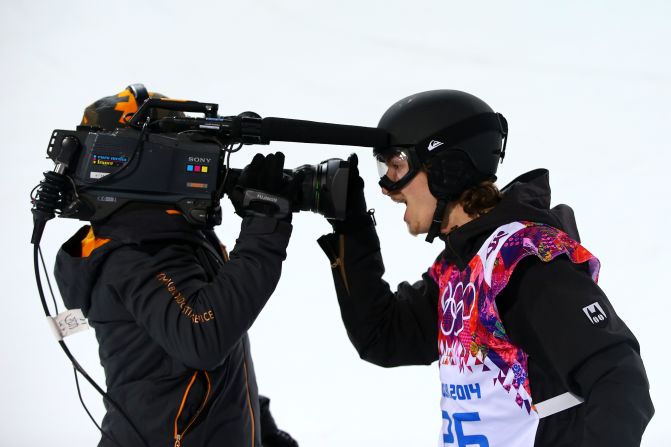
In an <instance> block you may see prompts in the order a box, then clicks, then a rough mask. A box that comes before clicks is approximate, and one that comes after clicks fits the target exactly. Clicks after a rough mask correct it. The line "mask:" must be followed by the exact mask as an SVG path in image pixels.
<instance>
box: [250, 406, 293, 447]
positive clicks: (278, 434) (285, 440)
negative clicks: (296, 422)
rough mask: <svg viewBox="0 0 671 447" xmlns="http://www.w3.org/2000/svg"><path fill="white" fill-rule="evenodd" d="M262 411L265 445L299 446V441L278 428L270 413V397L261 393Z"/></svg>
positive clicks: (275, 446) (270, 446)
mask: <svg viewBox="0 0 671 447" xmlns="http://www.w3.org/2000/svg"><path fill="white" fill-rule="evenodd" d="M259 404H260V405H259V407H260V412H261V441H262V442H263V446H264V447H298V442H296V440H295V439H294V438H292V437H291V435H290V434H289V433H287V432H285V431H284V430H280V429H279V428H277V424H276V423H275V418H273V415H272V414H270V399H268V398H267V397H265V396H261V395H259Z"/></svg>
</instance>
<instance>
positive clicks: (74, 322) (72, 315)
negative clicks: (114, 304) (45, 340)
mask: <svg viewBox="0 0 671 447" xmlns="http://www.w3.org/2000/svg"><path fill="white" fill-rule="evenodd" d="M47 320H48V321H49V326H50V327H51V330H52V331H53V333H54V337H56V340H63V339H64V338H65V337H67V336H70V335H72V334H76V333H77V332H81V331H85V330H87V329H89V328H90V327H91V326H89V323H88V321H87V320H86V317H84V314H83V313H82V310H81V309H70V310H66V311H65V312H61V313H59V314H58V315H56V316H55V317H47Z"/></svg>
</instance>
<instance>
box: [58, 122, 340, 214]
mask: <svg viewBox="0 0 671 447" xmlns="http://www.w3.org/2000/svg"><path fill="white" fill-rule="evenodd" d="M164 120H165V119H164ZM222 120H224V119H223V118H222V119H221V120H219V121H220V123H221V122H223V121H222ZM226 120H229V121H230V118H227V119H226ZM185 123H186V124H188V126H189V127H191V128H193V127H194V126H197V127H196V129H195V130H194V129H189V128H185V126H186V124H185ZM198 123H201V124H202V122H201V121H199V120H192V121H189V120H188V119H186V120H185V119H184V118H179V119H175V122H174V123H170V119H168V122H167V123H166V122H165V121H164V122H163V123H160V124H161V125H160V126H153V127H151V128H150V129H152V128H153V129H157V130H156V131H154V130H147V128H146V127H144V126H143V127H142V128H140V129H138V128H136V127H124V128H119V129H115V130H113V131H106V130H102V129H99V128H95V127H89V126H78V127H77V129H76V130H74V131H71V130H54V131H53V133H52V137H51V140H50V143H49V147H48V149H47V155H48V156H49V158H51V159H52V160H53V161H54V162H55V163H56V164H57V166H60V170H61V174H64V175H65V176H66V177H68V178H69V179H70V183H69V184H66V187H65V188H63V190H62V191H61V192H60V203H59V206H58V208H59V209H60V210H61V212H60V216H61V217H68V218H75V219H80V220H86V221H93V222H95V221H101V220H104V219H106V218H107V217H109V216H110V215H112V214H113V213H115V212H117V211H118V210H119V209H121V208H122V207H123V206H124V205H126V204H128V203H131V202H142V203H158V204H166V205H169V206H173V207H175V209H177V210H179V211H181V213H182V214H183V215H184V217H185V218H186V220H187V221H189V222H190V223H192V224H195V225H199V226H206V227H211V226H214V225H218V224H220V223H221V208H220V206H219V201H220V199H221V197H222V195H223V193H224V182H225V181H226V182H230V181H232V180H235V178H237V174H238V173H239V170H237V169H230V170H229V171H228V176H227V169H226V166H225V161H226V160H225V158H226V155H227V152H226V151H225V147H226V145H225V144H223V143H222V141H221V139H219V138H216V137H217V135H216V133H219V134H221V132H222V130H221V128H218V129H215V128H213V127H212V124H208V128H205V129H203V128H201V127H200V126H201V124H198ZM176 125H177V126H178V129H179V131H177V132H175V131H174V130H175V128H176ZM163 129H169V130H168V131H165V130H163ZM213 131H216V133H215V134H213ZM229 141H230V140H229ZM298 170H300V171H301V172H302V173H303V175H304V181H303V185H302V188H301V194H300V195H299V197H298V199H297V202H296V203H292V204H290V206H291V209H293V210H295V211H297V210H306V211H313V212H318V213H321V214H323V215H325V216H326V217H327V218H333V219H343V218H344V216H345V207H346V197H347V181H348V172H349V167H348V163H347V161H344V160H340V159H329V160H326V161H324V162H322V163H320V164H318V165H303V166H301V167H300V168H298V169H297V170H296V171H298ZM296 171H294V170H285V175H287V176H289V177H291V176H292V175H294V173H295V172H296ZM227 177H228V179H227Z"/></svg>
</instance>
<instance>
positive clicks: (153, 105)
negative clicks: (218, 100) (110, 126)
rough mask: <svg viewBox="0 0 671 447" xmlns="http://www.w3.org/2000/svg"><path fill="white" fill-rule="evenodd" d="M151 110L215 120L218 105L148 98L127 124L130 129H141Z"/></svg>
mask: <svg viewBox="0 0 671 447" xmlns="http://www.w3.org/2000/svg"><path fill="white" fill-rule="evenodd" d="M152 109H164V110H174V111H177V112H191V113H203V114H204V115H205V117H206V118H216V117H217V112H218V110H219V105H217V104H214V103H209V102H198V101H183V100H179V99H169V98H149V99H147V100H146V101H145V102H144V103H142V105H141V106H140V108H139V109H138V110H137V112H135V114H134V115H133V118H131V120H130V121H129V122H128V125H129V126H131V127H135V128H139V127H142V123H143V122H144V121H145V120H146V118H147V117H148V116H149V113H150V112H151V110H152Z"/></svg>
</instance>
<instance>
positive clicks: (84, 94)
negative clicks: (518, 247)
mask: <svg viewBox="0 0 671 447" xmlns="http://www.w3.org/2000/svg"><path fill="white" fill-rule="evenodd" d="M669 19H671V4H669V3H668V2H664V1H647V2H637V3H634V2H625V1H591V2H578V1H567V2H554V3H552V4H551V3H550V2H543V4H540V2H532V1H508V2H494V1H483V2H477V4H476V2H471V3H470V4H467V2H455V1H446V0H443V1H419V0H418V1H415V2H412V3H411V2H402V1H389V0H387V1H379V0H377V1H367V2H364V1H358V2H356V1H352V0H346V1H345V0H341V1H339V2H315V1H305V0H301V1H298V0H285V1H283V2H273V1H269V0H259V1H247V2H237V3H233V2H203V1H196V0H194V1H190V2H188V5H187V2H177V1H174V0H169V1H167V0H164V1H145V2H130V1H128V0H117V1H115V2H100V1H97V2H96V1H59V2H50V1H44V0H43V1H22V2H17V1H13V2H10V1H8V0H1V1H0V60H1V61H2V69H1V70H0V85H2V86H3V91H2V94H1V95H0V98H1V99H0V100H1V101H2V107H1V108H0V135H2V147H3V153H4V154H5V160H6V161H5V162H4V163H2V168H1V169H2V175H0V181H1V182H2V183H1V191H3V196H4V197H5V199H4V200H3V202H4V203H5V205H7V206H5V207H4V212H3V217H4V218H3V220H2V225H3V226H2V231H3V234H4V238H3V242H2V246H3V249H4V250H3V251H4V253H5V260H3V261H2V267H3V268H2V269H1V273H0V275H2V276H1V277H0V280H1V284H2V291H3V300H2V302H3V315H4V318H3V332H2V338H1V339H0V350H1V354H0V362H1V363H0V366H1V367H0V399H1V400H2V402H3V405H2V406H0V432H1V433H2V437H1V439H2V441H0V444H2V445H7V446H37V445H65V444H67V445H81V446H83V445H95V444H96V443H97V440H98V439H99V433H98V432H97V430H96V429H95V427H94V426H93V425H92V424H91V423H90V421H89V420H88V418H87V416H86V414H85V413H84V411H83V409H82V408H81V406H80V404H79V401H78V398H77V395H76V391H75V386H74V383H73V378H72V369H71V367H70V365H69V364H68V361H67V359H66V358H65V356H64V355H63V354H62V352H61V350H60V348H59V347H58V346H57V344H56V343H55V342H54V340H53V339H52V337H51V334H50V332H49V329H48V328H47V324H45V322H44V319H43V316H42V315H43V314H42V309H41V306H40V303H39V299H38V296H37V292H36V288H35V285H34V277H33V271H32V258H31V254H32V250H31V246H30V244H29V243H28V242H29V239H30V233H31V230H32V221H31V215H30V213H29V208H30V206H29V202H28V192H29V191H30V189H31V188H32V187H33V186H34V185H35V184H36V183H37V182H38V181H39V179H40V177H41V172H42V171H44V170H47V169H51V163H50V162H49V161H48V160H45V158H44V157H45V150H46V145H47V142H48V139H49V136H50V134H51V131H52V130H53V129H55V128H65V129H68V128H74V126H75V125H76V124H77V123H78V122H79V120H80V118H81V113H82V110H83V108H84V106H86V105H87V104H89V103H91V102H92V101H94V100H95V99H97V98H99V97H101V96H106V95H110V94H113V93H116V92H118V91H120V90H122V89H123V88H124V87H125V86H126V85H128V84H130V83H133V82H142V83H144V84H145V85H146V86H147V87H148V88H149V89H150V90H152V91H158V92H162V93H164V94H167V95H169V96H171V97H175V98H183V99H194V100H198V101H207V102H217V103H219V104H220V113H222V114H237V113H239V112H242V111H244V110H253V111H256V112H257V113H259V114H261V116H264V117H265V116H278V117H287V118H299V119H309V120H315V121H326V122H334V123H346V124H356V125H366V126H375V125H376V124H377V120H378V119H379V117H380V116H381V115H382V113H383V112H384V111H385V110H386V109H387V107H389V106H390V105H391V104H392V103H394V102H395V101H397V100H399V99H401V98H403V97H405V96H407V95H409V94H412V93H416V92H419V91H424V90H431V89H437V88H453V89H460V90H465V91H468V92H471V93H474V94H476V95H477V96H480V97H481V98H483V99H484V100H485V101H487V102H488V103H489V104H490V105H491V106H492V107H493V108H494V109H495V110H496V111H499V112H502V113H503V114H504V115H505V116H506V117H507V119H508V121H509V123H510V142H509V145H508V157H507V158H506V162H505V163H504V164H503V165H502V166H501V168H500V169H499V178H500V184H502V185H503V184H505V183H506V182H507V181H509V180H511V179H513V178H514V177H516V176H517V175H518V174H520V173H522V172H525V171H527V170H530V169H533V168H536V167H546V168H548V169H550V172H551V179H552V186H553V192H554V194H553V197H554V198H555V199H554V200H553V204H556V203H560V202H565V203H569V204H570V205H571V206H572V207H573V208H574V210H575V213H576V216H577V219H578V224H579V227H580V231H581V235H582V238H583V241H584V244H585V245H586V247H587V248H588V249H590V250H591V251H592V252H593V253H595V254H596V255H597V256H599V258H600V259H601V261H602V263H603V270H602V274H601V282H600V284H601V286H602V288H603V289H604V290H605V291H606V293H607V294H608V296H609V297H610V299H611V301H612V302H613V304H614V306H615V308H616V309H617V311H618V313H619V314H620V316H621V317H622V318H623V319H624V320H625V321H626V322H627V324H628V325H629V327H630V328H631V329H632V330H633V332H634V333H635V334H636V335H637V337H638V339H639V341H640V343H641V347H642V348H641V349H642V355H643V359H644V361H645V364H646V367H647V371H648V375H649V379H650V383H651V388H652V395H653V400H654V403H655V406H656V409H657V414H656V416H655V418H654V419H653V421H652V422H651V424H650V426H649V427H648V430H647V432H646V434H645V436H644V442H643V445H644V446H648V447H653V446H668V445H671V442H670V441H669V440H668V436H665V431H668V430H665V429H664V428H663V421H665V420H666V421H669V420H671V405H670V404H669V400H670V398H671V385H670V384H669V382H670V381H669V379H668V369H669V361H668V354H667V353H666V352H665V348H666V346H665V343H664V340H665V339H667V333H668V329H667V327H665V323H666V321H667V320H668V318H669V311H668V307H667V303H666V301H667V292H666V290H667V288H666V287H664V279H663V278H664V277H665V276H666V275H667V274H668V273H667V272H666V271H665V270H663V264H662V263H663V262H664V261H665V260H666V259H667V257H668V254H669V251H670V250H671V243H670V242H669V237H668V235H667V233H668V232H669V228H668V226H667V225H668V222H669V211H670V209H669V208H670V206H669V203H670V202H669V200H668V197H667V194H666V191H667V178H668V177H667V170H668V166H669V164H670V162H671V156H670V155H669V149H671V147H670V145H669V141H668V139H667V138H668V131H669V129H668V127H669V123H670V118H671V112H669V102H670V100H671V65H670V63H669V60H670V58H669V54H671V52H670V51H669V47H670V46H671V45H670V44H671V27H669ZM257 150H260V151H264V152H268V151H270V150H282V151H284V153H285V154H286V157H287V163H286V164H287V166H288V167H295V166H298V165H301V164H304V163H316V162H319V161H320V160H323V159H325V158H329V157H336V156H339V157H342V158H345V157H346V156H347V155H348V154H349V153H351V152H353V151H356V152H357V153H358V154H359V158H360V160H361V163H360V164H361V171H362V175H363V177H364V179H365V180H366V193H367V198H368V204H369V206H370V207H372V208H375V209H376V210H377V212H376V217H377V221H378V231H379V233H380V237H381V241H382V249H383V254H384V256H385V260H386V265H387V276H386V279H387V280H388V281H389V282H390V283H392V284H397V283H398V282H400V281H402V280H411V281H413V280H415V279H418V278H419V275H420V274H421V273H422V272H423V271H424V270H425V269H426V268H427V267H428V266H429V265H430V263H431V262H432V260H433V258H434V257H435V256H436V255H437V253H438V252H439V251H440V245H439V244H438V243H437V244H434V245H429V244H427V243H425V242H424V241H423V238H413V237H412V236H410V235H408V234H407V232H406V229H405V224H404V223H403V222H402V215H403V211H404V209H403V207H402V206H397V205H395V204H393V203H392V202H391V201H389V200H388V199H386V198H385V197H383V196H382V195H381V194H379V188H378V187H377V185H376V183H377V174H376V169H375V165H374V162H373V160H372V158H371V157H370V156H369V154H370V150H369V149H354V148H347V147H336V146H316V145H315V146H307V145H300V144H273V145H271V146H270V147H261V146H257V147H251V148H250V147H248V148H247V149H245V150H244V151H242V153H239V154H238V155H237V156H235V157H234V158H233V159H232V160H233V164H234V165H237V167H242V166H244V164H246V163H247V162H248V161H249V160H251V157H252V156H253V155H254V153H255V152H256V151H257ZM224 214H225V222H224V225H223V226H222V227H221V228H219V229H218V234H219V235H220V238H221V239H222V241H224V243H225V244H227V245H228V246H229V247H232V246H233V244H234V241H235V237H236V235H237V232H238V229H239V218H238V217H237V216H235V215H234V214H232V209H231V206H230V204H229V203H228V201H226V209H225V210H224ZM80 225H81V223H79V222H76V221H67V220H54V221H51V222H50V223H49V224H48V225H47V228H46V232H45V237H44V239H43V245H42V247H43V250H44V253H45V256H46V257H47V262H48V263H49V264H52V263H53V259H54V256H55V253H56V250H57V248H58V246H59V244H60V243H61V242H62V241H64V240H65V239H66V238H67V237H69V235H71V234H72V233H73V232H74V231H75V230H76V229H77V228H78V227H79V226H80ZM329 230H330V227H329V225H328V224H327V223H326V222H325V221H324V220H323V219H322V218H321V217H320V216H318V215H312V214H308V213H300V214H298V215H296V216H295V217H294V236H293V238H292V241H291V244H290V246H289V255H288V259H287V261H286V263H285V266H284V273H283V277H282V279H281V281H280V283H279V286H278V287H277V291H276V293H275V295H274V296H273V297H272V298H271V300H270V302H269V303H268V305H267V307H266V308H265V310H264V311H263V313H262V314H261V315H260V317H259V318H258V320H257V322H256V323H255V325H254V327H253V328H252V330H251V338H252V348H253V353H254V360H255V364H256V370H257V379H258V382H259V388H260V390H261V392H263V393H265V394H267V395H268V396H270V397H271V398H272V405H271V408H272V410H273V413H274V415H275V417H276V419H277V421H278V423H279V425H280V426H281V427H283V428H284V429H286V430H288V431H289V432H290V433H291V434H292V435H294V436H295V437H296V438H297V439H298V440H299V441H300V443H301V445H302V446H341V445H348V446H370V445H387V446H409V445H412V446H422V445H434V443H435V440H436V436H437V434H438V430H439V428H440V423H441V419H440V409H439V396H440V388H439V381H438V372H437V368H436V366H435V365H432V366H417V367H403V368H397V369H382V368H379V367H376V366H374V365H370V364H367V363H365V362H363V361H361V360H360V359H359V358H358V356H357V354H356V352H355V351H354V349H353V347H352V346H351V345H350V343H349V340H348V339H347V336H346V334H345V331H344V329H343V326H342V323H341V321H340V316H339V311H338V308H337V303H336V299H335V293H334V291H333V286H332V283H331V273H330V267H329V264H328V262H327V260H326V258H325V257H324V255H323V254H322V252H321V251H320V249H319V248H318V246H317V244H316V243H315V239H316V238H317V237H318V236H319V235H321V234H323V233H326V232H328V231H329ZM69 345H70V347H71V349H72V351H73V352H74V353H75V355H76V357H77V358H78V359H79V361H80V362H81V363H82V364H83V365H84V367H85V368H86V369H87V370H88V371H89V372H90V373H91V374H92V375H93V376H94V377H95V378H96V379H97V380H98V381H99V383H104V377H103V374H102V370H101V368H100V366H99V363H98V357H97V347H96V343H95V338H94V334H93V332H92V331H91V332H88V333H85V334H78V335H76V336H73V337H72V338H71V339H69ZM84 395H85V399H86V402H87V403H88V405H89V408H91V409H92V411H93V412H94V414H95V415H96V416H97V417H98V419H99V418H100V417H101V415H102V404H101V399H100V398H99V397H98V396H97V394H96V393H95V391H94V390H92V389H91V388H89V387H88V386H86V387H85V393H84ZM613 423H614V424H620V423H626V421H613Z"/></svg>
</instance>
